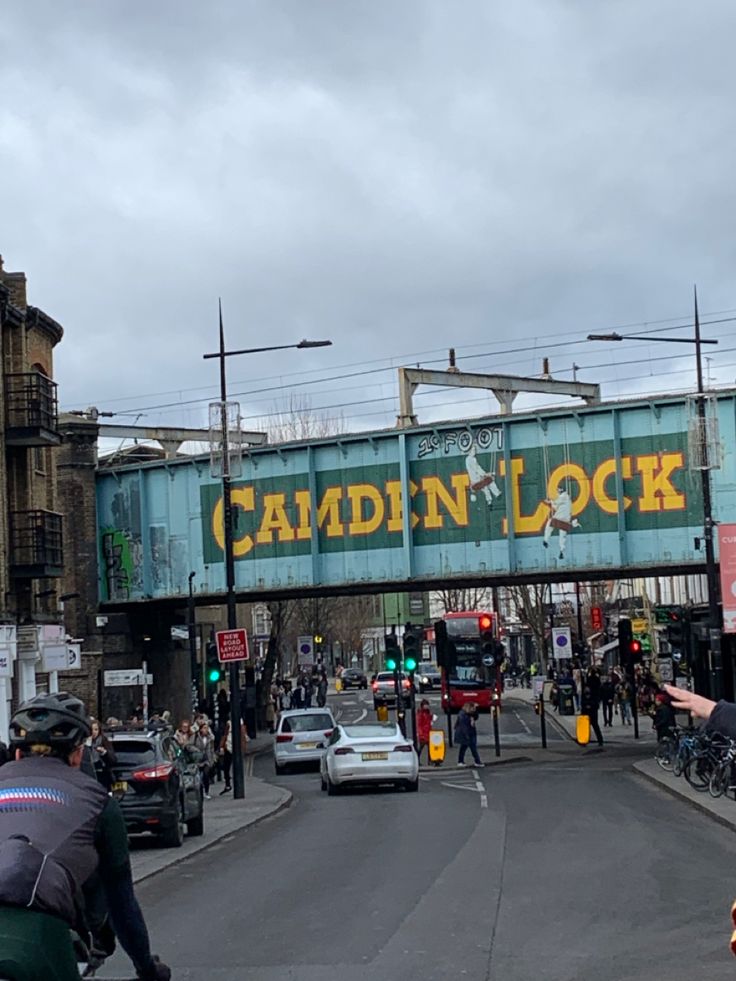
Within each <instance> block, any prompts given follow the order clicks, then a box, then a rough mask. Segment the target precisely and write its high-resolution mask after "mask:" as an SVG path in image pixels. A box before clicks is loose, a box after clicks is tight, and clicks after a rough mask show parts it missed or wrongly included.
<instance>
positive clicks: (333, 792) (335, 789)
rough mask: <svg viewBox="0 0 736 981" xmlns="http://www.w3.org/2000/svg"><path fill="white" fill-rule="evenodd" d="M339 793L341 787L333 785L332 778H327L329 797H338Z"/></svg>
mask: <svg viewBox="0 0 736 981" xmlns="http://www.w3.org/2000/svg"><path fill="white" fill-rule="evenodd" d="M339 793H340V787H339V786H338V784H336V783H333V782H332V781H331V780H330V778H329V777H328V778H327V796H328V797H337V795H338V794H339Z"/></svg>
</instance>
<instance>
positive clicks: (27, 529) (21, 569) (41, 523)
mask: <svg viewBox="0 0 736 981" xmlns="http://www.w3.org/2000/svg"><path fill="white" fill-rule="evenodd" d="M63 566H64V557H63V550H62V537H61V515H60V514H56V513H55V512H54V511H12V512H11V514H10V575H11V576H15V577H17V578H23V579H45V578H46V577H50V576H60V575H61V573H62V571H63Z"/></svg>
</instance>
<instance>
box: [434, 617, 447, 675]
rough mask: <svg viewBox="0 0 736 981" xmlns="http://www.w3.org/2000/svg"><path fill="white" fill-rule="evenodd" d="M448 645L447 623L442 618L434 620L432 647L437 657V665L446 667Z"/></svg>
mask: <svg viewBox="0 0 736 981" xmlns="http://www.w3.org/2000/svg"><path fill="white" fill-rule="evenodd" d="M448 647H449V642H448V639H447V624H446V623H445V621H444V620H435V624H434V649H435V657H436V658H437V667H439V668H446V667H447V666H448V664H447V662H448Z"/></svg>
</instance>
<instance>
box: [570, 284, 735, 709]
mask: <svg viewBox="0 0 736 981" xmlns="http://www.w3.org/2000/svg"><path fill="white" fill-rule="evenodd" d="M694 300H695V333H694V335H693V336H692V337H646V336H643V335H640V334H619V333H616V332H613V333H611V334H588V340H589V341H659V342H662V343H667V344H672V343H674V344H694V345H695V365H696V371H697V414H698V425H699V436H700V439H701V441H702V444H701V445H702V449H701V452H702V458H701V460H700V467H699V469H700V487H701V494H702V498H703V532H704V534H703V538H704V541H705V575H706V580H707V583H708V627H709V634H708V638H709V640H708V643H709V649H710V652H711V658H712V661H711V672H712V673H711V678H710V687H711V691H710V694H711V695H712V696H713V697H714V698H716V699H717V698H720V697H721V695H722V685H723V678H722V663H721V641H720V633H721V631H720V627H721V622H720V611H719V608H718V568H717V565H716V556H715V548H714V547H713V502H712V497H711V487H710V465H711V461H710V460H709V448H708V439H707V425H706V421H707V420H706V405H705V389H704V387H703V358H702V346H703V344H717V343H718V341H717V340H714V339H712V338H706V337H701V335H700V317H699V315H698V293H697V289H695V291H694Z"/></svg>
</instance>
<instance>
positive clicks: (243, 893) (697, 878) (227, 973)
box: [102, 696, 736, 981]
mask: <svg viewBox="0 0 736 981" xmlns="http://www.w3.org/2000/svg"><path fill="white" fill-rule="evenodd" d="M335 701H336V702H337V704H338V705H339V704H340V703H339V700H337V699H336V700H335ZM350 701H354V702H355V704H354V705H348V704H346V703H347V702H350ZM363 709H364V705H363V704H362V699H361V698H358V697H355V698H350V697H348V696H343V703H342V705H341V706H340V711H341V712H342V713H343V714H344V717H345V718H346V719H349V720H352V719H354V718H358V717H360V715H361V713H362V712H363ZM527 714H528V715H529V716H531V719H535V717H534V715H533V713H532V712H531V711H530V710H526V711H524V710H520V711H519V719H517V718H516V717H515V716H514V715H513V714H512V713H504V720H505V721H504V724H505V725H506V724H507V725H508V727H509V729H510V730H512V731H510V732H509V733H508V735H512V734H513V732H521V733H523V732H524V729H523V726H522V725H521V721H524V722H528V724H529V725H530V722H531V720H527ZM506 720H508V722H506ZM520 720H521V721H520ZM530 727H531V725H530ZM535 744H536V745H538V743H537V742H536V741H535ZM482 755H484V756H486V755H487V751H486V750H484V751H483V754H482ZM488 755H490V754H488ZM538 755H539V754H538V753H536V754H535V756H538ZM550 756H551V761H550V762H547V763H536V762H535V763H527V764H519V765H515V766H514V765H510V766H503V767H488V768H486V769H484V770H482V769H481V770H474V769H467V770H464V771H463V770H452V769H443V770H437V771H434V770H433V771H430V772H428V773H425V774H424V775H423V778H422V782H421V787H420V793H419V794H409V793H406V792H401V791H400V792H395V791H383V790H381V791H374V792H362V791H361V792H353V793H350V794H346V795H344V796H339V797H327V795H326V794H322V793H320V789H319V779H318V777H317V775H316V773H299V774H293V775H290V776H287V777H283V778H279V779H278V781H277V780H276V778H275V776H273V775H272V764H271V761H270V760H269V759H267V758H266V759H262V760H260V761H259V763H258V767H257V769H258V772H259V775H266V776H267V775H269V774H271V777H270V778H271V779H273V780H274V781H275V782H278V783H282V784H284V785H286V786H288V787H289V788H290V789H291V790H292V791H293V792H294V794H295V800H294V803H293V805H292V807H291V808H290V809H289V810H288V811H286V812H284V814H283V815H282V816H280V817H277V818H274V819H273V820H271V821H268V822H265V823H264V824H262V825H260V826H258V827H257V828H255V829H254V830H253V831H250V832H245V833H242V834H239V835H235V836H233V837H232V838H231V839H229V840H227V841H224V842H222V843H221V844H219V845H216V846H213V847H212V848H211V849H209V850H207V851H206V852H204V853H202V854H200V855H199V856H195V857H193V858H191V859H189V860H187V861H185V862H183V863H181V864H180V865H177V866H174V867H172V868H171V869H170V870H168V871H166V872H163V873H162V874H160V875H159V876H156V877H155V878H153V879H151V880H148V881H147V882H145V883H143V884H142V886H141V887H140V889H139V896H140V898H141V901H142V905H143V907H144V910H145V913H146V917H147V919H148V922H149V925H150V929H151V933H152V936H153V937H154V947H155V949H156V950H157V951H159V952H160V954H161V955H162V956H163V957H164V958H165V959H166V960H167V961H168V962H169V963H170V964H172V965H173V966H174V968H175V974H174V977H175V978H177V979H195V978H196V979H212V981H236V979H237V981H242V979H246V981H250V979H254V981H255V979H257V981H276V979H278V981H287V979H288V981H338V979H339V981H378V979H380V981H398V979H402V981H440V979H441V981H455V979H457V978H467V979H469V981H485V979H499V981H531V979H533V978H540V979H543V981H576V979H580V981H583V979H585V981H588V979H590V978H595V979H596V981H643V979H647V981H651V979H655V981H659V979H662V981H691V979H692V978H694V977H707V978H708V979H709V981H711V979H719V978H726V977H732V976H733V961H732V958H731V955H730V954H729V952H728V938H729V915H728V913H729V908H730V903H731V900H732V898H733V896H734V895H736V861H735V859H736V843H735V842H734V841H733V836H732V833H731V832H729V831H727V830H726V829H724V828H722V827H720V826H719V825H716V824H714V823H712V822H711V821H710V820H709V819H708V818H706V817H704V816H701V815H700V814H699V813H697V812H695V811H693V810H692V809H691V808H690V807H689V806H688V805H686V804H684V803H682V802H680V801H677V800H675V799H673V798H671V797H669V796H667V795H666V794H664V793H662V792H660V791H659V790H657V789H656V788H654V787H652V786H651V785H650V784H648V783H646V782H644V781H642V780H641V779H639V778H638V777H636V776H634V775H633V774H632V772H631V770H630V768H629V763H630V758H631V757H630V754H628V755H625V756H624V755H621V756H616V755H614V753H613V752H608V751H606V752H605V753H602V754H600V755H598V754H596V753H589V754H586V755H581V753H580V751H579V750H578V749H577V748H576V747H574V746H573V745H572V744H571V743H569V742H560V743H559V744H558V745H557V746H556V752H552V753H551V754H550ZM124 965H125V959H124V958H119V959H116V961H114V962H113V964H112V965H111V968H110V969H109V970H107V971H106V972H105V973H103V975H102V976H107V977H123V976H125V966H124Z"/></svg>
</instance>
